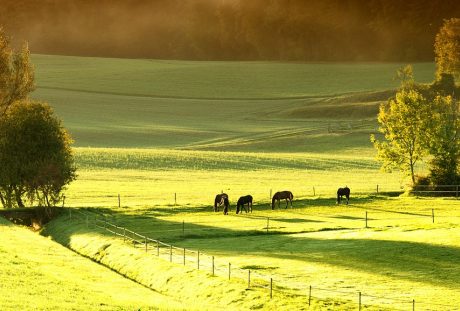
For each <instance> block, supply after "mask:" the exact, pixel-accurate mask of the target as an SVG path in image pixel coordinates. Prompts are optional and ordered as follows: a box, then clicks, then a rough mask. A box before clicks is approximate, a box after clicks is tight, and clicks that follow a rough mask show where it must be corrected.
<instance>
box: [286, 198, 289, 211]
mask: <svg viewBox="0 0 460 311" xmlns="http://www.w3.org/2000/svg"><path fill="white" fill-rule="evenodd" d="M288 205H289V202H288V199H287V198H286V207H285V209H286V208H287V207H288Z"/></svg>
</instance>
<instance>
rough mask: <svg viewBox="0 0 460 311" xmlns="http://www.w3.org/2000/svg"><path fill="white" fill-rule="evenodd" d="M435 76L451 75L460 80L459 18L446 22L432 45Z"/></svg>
mask: <svg viewBox="0 0 460 311" xmlns="http://www.w3.org/2000/svg"><path fill="white" fill-rule="evenodd" d="M434 51H435V55H436V75H437V78H438V79H439V78H440V77H441V75H442V74H451V75H453V76H454V77H455V78H456V79H457V80H458V79H460V18H451V19H449V20H446V21H445V22H444V24H443V26H442V27H441V29H440V30H439V32H438V34H437V35H436V41H435V44H434Z"/></svg>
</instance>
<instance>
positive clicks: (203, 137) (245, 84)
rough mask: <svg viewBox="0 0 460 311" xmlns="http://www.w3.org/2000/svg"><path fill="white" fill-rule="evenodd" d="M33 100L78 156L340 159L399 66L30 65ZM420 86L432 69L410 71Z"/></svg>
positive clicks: (86, 61)
mask: <svg viewBox="0 0 460 311" xmlns="http://www.w3.org/2000/svg"><path fill="white" fill-rule="evenodd" d="M33 61H34V64H35V66H36V80H37V85H38V87H37V90H36V91H35V92H34V93H33V94H32V97H33V98H35V99H39V100H45V101H47V102H49V103H50V104H51V106H52V107H53V108H54V109H55V111H56V113H57V114H58V116H59V117H60V118H61V119H62V120H63V122H64V125H65V126H66V128H68V129H69V130H70V132H71V134H72V136H73V137H74V139H75V144H76V146H79V147H87V146H92V147H120V148H125V147H128V148H168V149H170V148H175V149H177V148H180V149H188V150H190V149H192V150H220V151H222V150H223V151H229V150H232V151H266V152H293V151H295V152H343V151H347V150H348V149H353V148H355V147H357V146H359V147H367V146H369V133H371V132H375V127H376V122H375V119H376V118H375V116H376V112H377V107H378V105H379V103H381V102H383V101H386V100H387V99H388V97H389V96H391V94H392V93H393V91H392V90H394V89H395V87H397V85H398V82H397V81H395V80H394V79H393V77H394V76H395V73H396V70H397V69H398V68H399V67H401V65H402V64H388V63H362V64H356V63H353V64H340V63H338V64H325V63H318V64H311V63H277V62H193V61H161V60H129V59H107V58H91V57H69V56H49V55H33ZM414 72H415V77H416V79H417V81H419V82H422V83H428V82H430V81H432V80H433V76H434V64H433V63H421V64H415V65H414Z"/></svg>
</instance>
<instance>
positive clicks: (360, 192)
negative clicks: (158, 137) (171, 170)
mask: <svg viewBox="0 0 460 311" xmlns="http://www.w3.org/2000/svg"><path fill="white" fill-rule="evenodd" d="M348 186H350V185H348ZM350 188H351V189H352V193H351V197H352V198H353V197H357V196H358V197H359V196H370V195H390V196H391V195H399V194H402V193H404V192H405V191H408V192H409V193H410V194H412V195H414V196H417V197H418V196H420V197H423V196H443V197H453V198H456V199H458V198H459V196H460V185H417V186H415V187H413V188H412V189H409V188H407V189H405V187H403V186H402V185H395V184H391V185H390V184H388V185H386V184H374V185H371V184H369V183H366V182H365V181H362V182H361V183H357V184H356V185H351V187H350ZM281 190H282V189H281ZM336 190H337V188H335V187H334V186H331V185H316V186H310V187H301V188H298V189H297V188H296V189H293V191H292V192H293V194H294V199H295V200H307V199H311V198H322V199H331V202H335V200H336V199H337V194H336ZM276 191H278V190H275V189H266V190H261V189H257V190H254V191H252V192H251V191H249V192H251V195H253V197H254V199H255V201H254V202H255V203H257V204H262V205H263V204H271V203H272V198H273V194H274V193H275V192H276ZM219 192H220V193H223V192H227V191H226V190H224V189H222V190H220V191H219ZM227 194H229V196H230V203H231V206H232V205H235V204H236V201H237V198H238V196H235V194H234V193H232V192H231V191H230V192H227ZM195 195H196V194H191V193H182V192H180V191H177V192H170V193H166V192H162V193H155V194H150V193H142V194H140V193H138V194H132V193H131V194H121V193H107V194H104V193H94V194H85V196H84V198H85V202H87V201H88V200H90V201H92V202H94V204H93V205H94V206H104V207H106V206H111V207H119V208H122V207H129V206H153V205H167V206H184V205H191V204H196V206H202V205H203V197H208V198H209V206H212V205H213V199H214V196H215V195H216V193H211V192H209V193H207V192H202V193H201V192H200V193H199V195H198V197H195ZM79 201H81V196H80V195H78V194H77V193H72V194H68V195H67V197H66V196H64V197H63V201H62V206H63V207H64V206H72V207H77V206H85V205H84V204H83V203H78V202H79ZM82 204H83V205H82ZM85 204H86V203H85ZM281 205H282V203H281ZM276 206H278V203H276Z"/></svg>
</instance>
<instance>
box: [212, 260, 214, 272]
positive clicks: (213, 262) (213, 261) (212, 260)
mask: <svg viewBox="0 0 460 311" xmlns="http://www.w3.org/2000/svg"><path fill="white" fill-rule="evenodd" d="M212 276H214V256H212Z"/></svg>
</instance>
